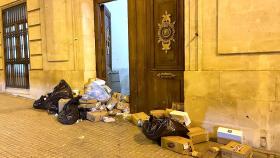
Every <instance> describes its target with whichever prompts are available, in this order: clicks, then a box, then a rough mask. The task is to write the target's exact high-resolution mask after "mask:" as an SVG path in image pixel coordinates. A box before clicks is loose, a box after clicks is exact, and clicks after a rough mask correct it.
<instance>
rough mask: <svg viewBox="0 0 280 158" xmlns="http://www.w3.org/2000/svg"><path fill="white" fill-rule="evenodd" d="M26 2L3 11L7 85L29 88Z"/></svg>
mask: <svg viewBox="0 0 280 158" xmlns="http://www.w3.org/2000/svg"><path fill="white" fill-rule="evenodd" d="M26 15H27V12H26V3H23V4H20V5H17V6H13V7H11V8H8V9H5V10H3V12H2V19H3V38H4V54H5V77H6V87H12V88H25V89H28V88H29V69H30V55H29V43H28V25H27V17H26Z"/></svg>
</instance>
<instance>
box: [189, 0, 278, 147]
mask: <svg viewBox="0 0 280 158" xmlns="http://www.w3.org/2000/svg"><path fill="white" fill-rule="evenodd" d="M279 5H280V1H277V0H267V1H262V0H247V1H244V0H235V1H231V0H201V1H198V2H195V1H189V0H186V6H185V8H189V11H186V13H185V14H186V15H185V17H186V19H187V20H186V72H185V110H186V111H187V112H188V113H189V115H190V118H191V119H192V121H193V123H194V124H196V125H202V126H204V127H206V128H207V129H209V130H210V131H211V134H212V136H215V135H216V130H217V127H219V126H225V127H230V128H237V129H241V130H243V131H244V136H245V137H244V138H245V143H248V144H250V145H253V146H254V147H260V137H266V140H267V147H266V149H268V150H273V151H278V152H280V148H279V146H280V143H279V142H280V122H279V120H280V115H279V112H280V97H279V95H280V93H279V92H280V86H279V84H280V71H279V70H280V62H279V61H280V54H279V53H280V48H279V40H280V29H279V28H280V27H279V25H280V19H279V15H280V9H279V8H277V7H276V6H279ZM195 32H198V37H196V36H195Z"/></svg>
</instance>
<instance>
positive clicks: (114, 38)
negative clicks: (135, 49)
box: [96, 0, 130, 95]
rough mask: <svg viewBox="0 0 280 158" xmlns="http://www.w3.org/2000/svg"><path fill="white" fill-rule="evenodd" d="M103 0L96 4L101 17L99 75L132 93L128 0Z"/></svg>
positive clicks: (114, 85)
mask: <svg viewBox="0 0 280 158" xmlns="http://www.w3.org/2000/svg"><path fill="white" fill-rule="evenodd" d="M100 2H101V3H98V4H97V6H96V7H98V8H97V10H98V12H99V16H98V17H97V18H98V19H99V20H100V21H99V22H100V23H99V26H97V27H98V28H99V30H100V31H98V34H99V36H98V38H97V39H98V43H97V44H98V47H99V53H98V54H97V55H98V57H97V58H98V59H99V60H98V61H97V63H98V64H97V67H98V69H97V76H98V77H99V78H102V79H104V80H106V82H107V85H108V86H109V87H111V88H112V90H113V92H120V93H122V94H125V95H129V94H130V88H129V43H128V11H127V0H115V1H106V2H104V3H102V1H100ZM100 57H101V58H102V59H101V60H100Z"/></svg>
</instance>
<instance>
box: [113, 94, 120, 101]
mask: <svg viewBox="0 0 280 158" xmlns="http://www.w3.org/2000/svg"><path fill="white" fill-rule="evenodd" d="M112 97H113V98H116V99H117V100H118V101H121V100H122V94H121V93H117V92H115V93H113V95H112Z"/></svg>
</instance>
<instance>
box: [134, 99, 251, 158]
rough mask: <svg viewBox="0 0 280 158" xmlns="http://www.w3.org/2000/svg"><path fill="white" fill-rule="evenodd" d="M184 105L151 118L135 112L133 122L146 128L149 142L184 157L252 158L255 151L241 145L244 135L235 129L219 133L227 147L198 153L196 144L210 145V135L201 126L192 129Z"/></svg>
mask: <svg viewBox="0 0 280 158" xmlns="http://www.w3.org/2000/svg"><path fill="white" fill-rule="evenodd" d="M183 106H184V104H182V103H173V104H172V109H165V110H152V111H150V115H147V114H146V113H144V112H140V113H135V114H132V115H131V122H132V123H133V124H135V125H137V126H139V127H142V131H143V133H144V135H145V136H146V137H147V138H148V139H151V140H154V141H156V142H157V143H158V144H159V145H161V147H163V148H166V149H169V150H172V151H174V152H177V153H180V154H184V155H189V156H192V157H197V158H218V157H220V156H221V157H222V158H233V157H234V158H252V155H253V150H252V148H251V147H250V146H248V145H245V144H241V142H237V140H242V139H240V138H239V135H240V134H239V133H240V132H237V131H234V132H232V131H233V130H232V129H227V130H226V131H227V134H228V135H226V134H221V131H225V130H220V134H219V131H218V136H219V135H222V136H223V137H222V139H223V142H224V144H225V145H224V146H213V147H209V148H208V150H207V151H206V152H205V153H201V152H198V151H197V150H196V148H195V146H194V145H195V144H199V143H204V142H208V141H209V133H208V132H207V131H206V130H205V129H203V128H201V127H191V120H190V118H189V116H188V113H187V112H183V109H184V108H183ZM222 129H224V128H222ZM236 133H237V134H236ZM241 135H242V134H241ZM232 138H234V139H232ZM219 139H221V138H218V140H219Z"/></svg>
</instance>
